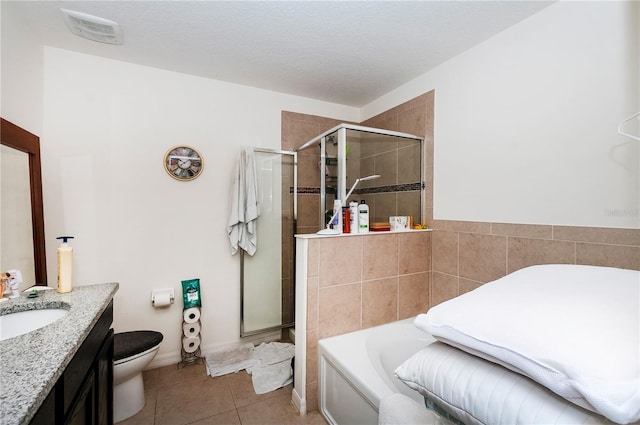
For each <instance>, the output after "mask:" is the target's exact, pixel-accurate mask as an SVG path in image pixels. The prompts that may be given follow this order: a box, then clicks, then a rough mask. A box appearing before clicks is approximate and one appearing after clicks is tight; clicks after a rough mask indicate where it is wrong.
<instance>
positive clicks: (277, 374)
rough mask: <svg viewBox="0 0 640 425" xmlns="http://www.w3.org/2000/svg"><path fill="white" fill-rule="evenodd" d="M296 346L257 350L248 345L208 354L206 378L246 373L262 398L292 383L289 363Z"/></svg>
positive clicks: (270, 345)
mask: <svg viewBox="0 0 640 425" xmlns="http://www.w3.org/2000/svg"><path fill="white" fill-rule="evenodd" d="M294 355H295V345H293V344H289V343H283V342H269V343H265V342H263V343H262V344H260V345H259V346H258V347H254V346H253V344H251V343H247V344H243V345H241V346H239V347H236V348H233V349H228V350H224V351H218V352H214V353H209V354H207V355H206V356H205V358H206V364H207V374H208V375H209V376H221V375H226V374H228V373H233V372H238V371H240V370H243V369H245V370H246V371H247V373H249V374H251V380H252V381H253V389H254V390H255V392H256V394H264V393H268V392H270V391H274V390H277V389H278V388H282V387H284V386H285V385H289V384H290V383H291V382H293V369H292V368H291V359H292V358H293V356H294Z"/></svg>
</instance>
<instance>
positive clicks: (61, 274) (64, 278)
mask: <svg viewBox="0 0 640 425" xmlns="http://www.w3.org/2000/svg"><path fill="white" fill-rule="evenodd" d="M56 239H62V243H61V244H60V246H59V247H58V292H59V293H61V294H64V293H66V292H71V286H72V284H71V278H72V272H73V248H71V247H70V246H69V245H68V244H67V240H68V239H73V236H60V237H59V238H56Z"/></svg>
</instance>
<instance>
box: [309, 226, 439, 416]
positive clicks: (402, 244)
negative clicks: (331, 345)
mask: <svg viewBox="0 0 640 425" xmlns="http://www.w3.org/2000/svg"><path fill="white" fill-rule="evenodd" d="M431 233H432V232H430V231H414V232H402V233H384V234H368V235H352V236H338V237H322V238H314V239H311V240H309V248H308V256H307V282H306V285H307V323H306V328H307V329H306V332H307V334H306V335H307V338H306V341H307V350H306V351H307V364H306V366H307V369H306V370H307V379H306V394H307V400H306V402H307V411H314V410H317V389H318V358H317V357H318V355H317V352H318V339H321V338H327V337H330V336H334V335H340V334H343V333H346V332H351V331H355V330H358V329H364V328H369V327H371V326H376V325H381V324H384V323H388V322H393V321H396V320H400V319H405V318H408V317H412V316H415V315H416V314H418V313H420V312H423V311H425V310H426V308H427V306H429V305H430V292H431V291H430V284H431V278H430V274H431V273H430V270H431V252H430V250H431Z"/></svg>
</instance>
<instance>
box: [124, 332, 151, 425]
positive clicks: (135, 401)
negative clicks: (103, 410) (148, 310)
mask: <svg viewBox="0 0 640 425" xmlns="http://www.w3.org/2000/svg"><path fill="white" fill-rule="evenodd" d="M162 338H163V336H162V334H161V333H160V332H155V331H133V332H122V333H117V334H115V335H114V342H113V347H114V348H113V351H114V355H113V420H114V422H120V421H123V420H125V419H127V418H129V417H131V416H133V415H135V414H136V413H138V412H139V411H140V410H142V408H143V407H144V383H143V381H142V371H143V370H144V368H146V367H147V366H149V364H150V363H151V361H152V360H153V358H154V357H155V356H156V354H157V353H158V349H159V348H160V343H161V342H162Z"/></svg>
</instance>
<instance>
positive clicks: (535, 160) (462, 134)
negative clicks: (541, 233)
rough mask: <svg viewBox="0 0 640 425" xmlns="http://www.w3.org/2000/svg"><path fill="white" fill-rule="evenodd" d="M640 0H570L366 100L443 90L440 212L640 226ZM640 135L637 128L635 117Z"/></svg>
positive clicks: (366, 113)
mask: <svg viewBox="0 0 640 425" xmlns="http://www.w3.org/2000/svg"><path fill="white" fill-rule="evenodd" d="M639 9H640V4H639V3H637V2H617V1H611V2H559V3H555V4H553V5H551V6H550V7H548V8H546V9H543V10H542V11H541V12H539V13H537V14H536V15H533V16H531V17H529V18H528V19H526V20H524V21H522V22H521V23H519V24H517V25H515V26H513V27H511V28H509V29H507V30H505V31H504V32H502V33H500V34H498V35H496V36H495V37H493V38H491V39H490V40H488V41H486V42H484V43H482V44H480V45H478V46H476V47H474V48H472V49H470V50H468V51H467V52H465V53H463V54H461V55H459V56H457V57H455V58H453V59H452V60H450V61H448V62H446V63H445V64H443V65H441V66H440V67H438V68H437V69H434V70H433V71H431V72H428V73H426V74H424V75H422V76H420V77H419V78H417V79H415V80H414V81H412V82H410V83H408V84H406V85H404V86H402V87H399V88H398V89H396V90H394V91H392V92H390V93H389V94H387V95H385V96H383V97H382V98H380V99H378V100H376V101H374V102H372V103H371V104H369V105H366V106H365V107H363V108H362V119H367V118H369V117H371V116H374V115H376V114H378V113H380V112H382V111H384V110H386V109H389V108H391V107H393V106H395V105H397V104H399V103H402V102H404V101H406V100H408V99H411V98H413V97H415V96H417V95H419V94H422V93H424V92H426V91H429V90H432V89H435V140H434V143H435V157H434V164H435V165H434V218H436V219H444V220H472V221H487V222H492V221H493V222H512V223H538V224H558V225H575V226H602V227H630V228H637V227H640V215H639V208H640V198H639V196H640V195H639V193H640V187H639V180H640V175H639V163H640V160H639V158H640V156H639V155H640V154H639V146H640V144H639V143H638V142H636V141H633V140H632V139H630V138H626V137H624V136H620V135H618V134H617V132H616V129H617V126H618V124H619V123H620V122H621V121H622V120H623V119H625V118H627V117H629V116H630V115H632V114H633V113H635V112H638V111H639V110H640V88H639V82H640V73H639V72H638V68H639V61H640V59H639V52H640V36H639V29H638V27H639V24H638V21H639V13H640V12H639ZM634 131H636V133H635V134H638V133H637V131H638V129H637V128H636V129H635V130H634Z"/></svg>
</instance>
